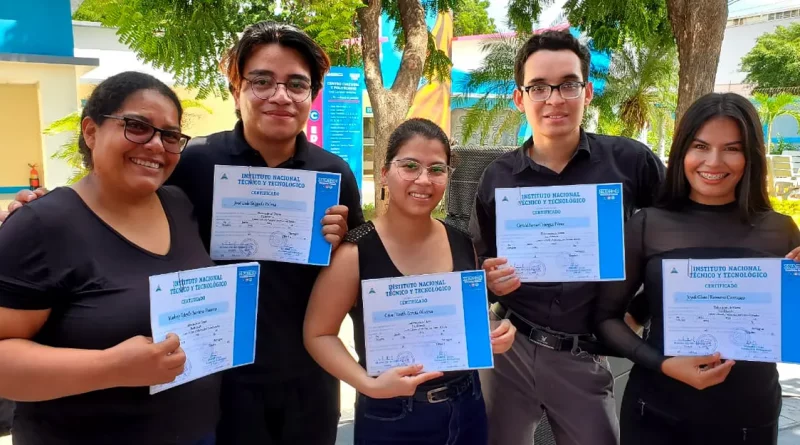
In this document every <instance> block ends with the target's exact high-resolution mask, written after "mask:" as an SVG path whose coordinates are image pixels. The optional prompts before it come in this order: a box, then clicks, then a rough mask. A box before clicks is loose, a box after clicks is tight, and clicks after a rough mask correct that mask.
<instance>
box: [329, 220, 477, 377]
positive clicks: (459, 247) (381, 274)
mask: <svg viewBox="0 0 800 445" xmlns="http://www.w3.org/2000/svg"><path fill="white" fill-rule="evenodd" d="M442 224H444V223H442ZM444 226H445V229H446V230H447V240H448V242H449V243H450V255H451V256H452V258H453V271H454V272H458V271H465V270H475V267H476V264H475V260H476V258H475V250H474V249H473V247H472V239H471V238H470V237H469V235H467V234H466V233H464V232H462V231H460V230H458V229H456V228H454V227H453V226H450V225H448V224H444ZM345 242H348V243H353V244H355V245H357V246H358V276H359V279H361V280H372V279H376V278H391V277H402V276H403V274H402V272H400V270H398V269H397V266H395V264H394V262H393V261H392V258H391V257H390V256H389V252H387V251H386V248H385V247H384V245H383V242H382V241H381V237H380V236H379V235H378V231H377V230H375V226H374V225H373V224H372V222H371V221H370V222H367V223H365V224H363V225H361V226H359V227H357V228H355V229H353V230H351V231H350V232H348V233H347V236H346V237H345ZM442 253H444V252H442ZM350 318H352V319H353V337H355V347H356V354H358V357H359V360H358V363H359V364H360V365H361V366H362V367H363V368H364V369H366V368H367V352H366V343H365V338H364V303H363V301H362V295H361V287H360V286H359V288H358V300H357V301H356V305H355V306H354V307H353V309H351V311H350ZM466 374H469V371H452V372H446V373H444V375H443V376H442V377H439V378H437V379H434V380H430V381H428V382H426V383H425V384H424V385H422V386H421V387H420V388H421V389H424V388H430V387H434V386H439V385H441V384H442V383H443V382H448V381H451V380H453V379H457V378H459V377H461V376H463V375H466Z"/></svg>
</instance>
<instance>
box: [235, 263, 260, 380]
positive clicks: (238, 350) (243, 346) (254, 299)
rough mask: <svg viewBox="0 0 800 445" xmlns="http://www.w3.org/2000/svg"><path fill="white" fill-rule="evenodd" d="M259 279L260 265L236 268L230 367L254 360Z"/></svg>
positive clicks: (251, 264)
mask: <svg viewBox="0 0 800 445" xmlns="http://www.w3.org/2000/svg"><path fill="white" fill-rule="evenodd" d="M259 278H261V265H260V264H258V263H247V264H244V265H240V266H238V267H237V268H236V319H235V321H234V327H233V358H232V367H237V366H243V365H249V364H252V363H253V362H254V361H255V359H256V325H257V321H258V283H259Z"/></svg>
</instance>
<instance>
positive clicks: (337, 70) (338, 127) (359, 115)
mask: <svg viewBox="0 0 800 445" xmlns="http://www.w3.org/2000/svg"><path fill="white" fill-rule="evenodd" d="M363 91H364V72H363V71H362V70H361V68H351V67H339V66H335V67H331V71H330V73H328V75H327V76H325V85H324V87H323V89H322V102H323V111H322V138H323V140H322V147H323V148H324V149H325V150H328V151H329V152H331V153H334V154H336V155H338V156H339V157H341V158H342V159H344V160H345V162H347V163H348V164H349V165H350V169H351V170H352V171H353V174H354V175H355V177H356V182H357V183H358V189H359V190H361V183H362V176H363V175H364V165H363V164H364V119H363V109H364V108H363V107H364V104H363V103H362V102H363ZM312 119H313V116H312Z"/></svg>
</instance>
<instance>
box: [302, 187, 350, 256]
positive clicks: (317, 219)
mask: <svg viewBox="0 0 800 445" xmlns="http://www.w3.org/2000/svg"><path fill="white" fill-rule="evenodd" d="M314 184H315V193H314V216H313V218H314V221H313V225H312V226H311V245H310V246H309V251H308V264H310V265H314V266H328V265H330V263H331V251H332V248H331V247H332V246H331V243H329V242H328V241H327V240H325V236H324V235H323V234H322V218H323V217H324V216H325V211H326V210H328V209H329V208H331V207H333V206H335V205H337V204H339V193H340V190H341V185H342V175H341V174H339V173H323V172H317V176H316V178H314Z"/></svg>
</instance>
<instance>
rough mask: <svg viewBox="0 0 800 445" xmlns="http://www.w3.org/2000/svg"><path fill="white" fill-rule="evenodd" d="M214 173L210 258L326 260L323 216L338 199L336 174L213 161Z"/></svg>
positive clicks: (327, 246) (317, 262)
mask: <svg viewBox="0 0 800 445" xmlns="http://www.w3.org/2000/svg"><path fill="white" fill-rule="evenodd" d="M214 175H215V179H214V208H213V215H212V228H211V258H212V259H214V260H264V261H281V262H287V263H299V264H312V265H318V266H327V265H328V264H330V257H331V245H330V243H329V242H328V241H326V240H325V237H324V236H323V234H322V218H323V217H324V216H325V211H326V210H328V208H330V207H332V206H335V205H336V204H338V203H339V189H340V185H341V179H342V178H341V175H340V174H339V173H324V172H314V171H306V170H290V169H279V168H266V167H239V166H230V165H217V166H216V168H215V172H214Z"/></svg>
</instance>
